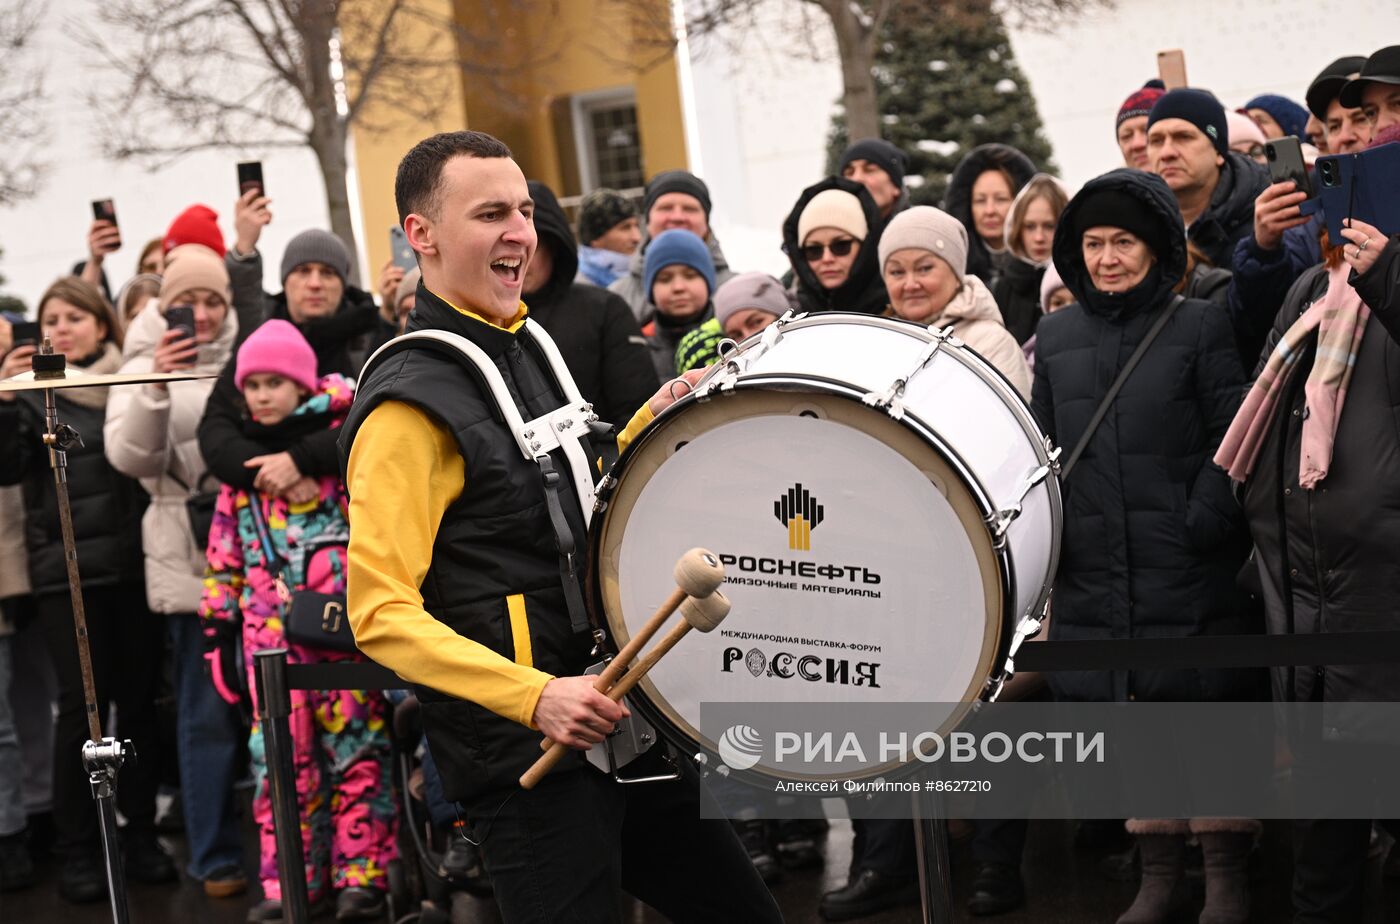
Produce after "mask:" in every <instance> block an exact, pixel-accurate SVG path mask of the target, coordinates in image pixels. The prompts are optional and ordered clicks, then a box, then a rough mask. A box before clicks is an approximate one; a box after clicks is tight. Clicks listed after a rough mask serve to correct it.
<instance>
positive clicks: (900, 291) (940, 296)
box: [880, 205, 1031, 400]
mask: <svg viewBox="0 0 1400 924" xmlns="http://www.w3.org/2000/svg"><path fill="white" fill-rule="evenodd" d="M880 272H881V273H882V274H884V277H885V291H886V292H888V293H889V296H890V309H889V310H888V311H887V312H885V314H886V315H887V316H890V315H892V316H894V317H897V318H902V319H904V320H906V321H916V322H918V323H919V324H924V325H929V326H936V327H951V328H952V329H953V334H954V335H955V336H957V338H958V339H959V340H961V341H962V342H963V343H964V344H966V345H967V346H969V347H971V348H972V349H973V350H975V351H977V352H978V353H979V354H981V356H982V358H983V359H985V360H987V362H989V363H991V364H992V365H993V366H996V367H997V369H998V370H999V371H1000V372H1001V374H1002V375H1004V376H1006V378H1007V379H1008V380H1009V381H1010V382H1011V384H1012V385H1013V386H1014V387H1015V388H1016V391H1017V392H1019V393H1020V395H1021V397H1022V398H1025V399H1027V400H1030V396H1031V372H1030V367H1029V366H1027V365H1026V357H1025V355H1024V354H1023V353H1022V352H1021V348H1020V347H1019V346H1017V344H1016V338H1015V337H1013V336H1011V333H1010V332H1009V331H1008V330H1007V329H1006V325H1005V324H1004V323H1002V319H1001V309H1000V308H998V307H997V303H996V299H994V298H993V297H992V293H991V290H990V289H988V288H987V287H986V285H984V284H983V282H982V280H980V279H978V278H977V277H976V276H972V275H969V274H968V272H967V229H966V228H964V227H963V225H962V222H960V221H958V220H957V219H956V218H954V217H953V216H952V215H949V214H948V213H947V212H942V211H939V210H938V209H936V208H933V207H932V206H927V205H918V206H915V207H914V208H911V209H907V210H905V211H903V212H900V213H899V214H898V215H896V216H895V217H894V218H892V219H890V223H889V225H887V226H886V227H885V233H884V234H883V235H881V237H880Z"/></svg>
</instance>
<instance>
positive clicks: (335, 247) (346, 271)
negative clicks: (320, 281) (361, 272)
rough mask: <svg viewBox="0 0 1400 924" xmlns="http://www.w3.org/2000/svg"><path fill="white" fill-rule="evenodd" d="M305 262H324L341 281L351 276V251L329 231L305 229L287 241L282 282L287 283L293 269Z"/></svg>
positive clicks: (346, 280)
mask: <svg viewBox="0 0 1400 924" xmlns="http://www.w3.org/2000/svg"><path fill="white" fill-rule="evenodd" d="M303 263H324V264H325V265H326V266H329V267H330V268H331V269H332V270H334V271H335V274H336V275H337V276H339V277H340V281H341V282H348V281H349V278H350V251H349V249H348V248H346V246H345V242H344V241H342V240H341V239H340V238H338V237H336V236H335V235H334V234H331V233H330V232H329V231H320V230H317V229H315V228H313V229H311V230H310V231H303V232H301V233H300V234H298V235H297V236H296V237H294V238H292V239H291V240H290V241H288V242H287V249H286V250H284V251H283V252H282V283H283V284H284V285H285V284H286V282H287V277H288V276H290V275H292V270H294V269H296V268H297V267H298V266H301V265H302V264H303Z"/></svg>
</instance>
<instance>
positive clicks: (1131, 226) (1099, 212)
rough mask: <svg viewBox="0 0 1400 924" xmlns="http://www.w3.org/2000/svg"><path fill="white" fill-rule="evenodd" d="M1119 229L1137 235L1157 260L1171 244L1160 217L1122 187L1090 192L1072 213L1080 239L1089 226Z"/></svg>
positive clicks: (1075, 230) (1076, 235) (1077, 235)
mask: <svg viewBox="0 0 1400 924" xmlns="http://www.w3.org/2000/svg"><path fill="white" fill-rule="evenodd" d="M1100 227H1109V228H1122V229H1123V230H1124V231H1128V232H1131V233H1132V234H1135V235H1137V236H1138V237H1139V238H1141V239H1142V241H1143V242H1144V243H1145V244H1147V246H1148V248H1150V249H1151V251H1152V253H1153V254H1154V255H1155V256H1156V257H1157V259H1158V260H1159V261H1160V260H1163V259H1165V258H1166V250H1167V248H1168V247H1169V246H1170V243H1169V241H1168V239H1167V233H1166V229H1165V228H1163V227H1162V221H1161V219H1160V217H1159V216H1158V215H1157V214H1156V212H1154V211H1153V210H1152V208H1151V206H1149V205H1148V204H1147V203H1146V202H1143V201H1142V200H1141V199H1138V198H1137V197H1136V196H1133V195H1132V194H1131V193H1126V192H1124V191H1122V190H1121V189H1105V190H1103V191H1102V192H1096V193H1090V194H1089V197H1088V198H1086V199H1085V200H1084V201H1083V202H1081V203H1080V204H1079V206H1078V207H1077V208H1076V209H1075V213H1074V235H1075V237H1077V238H1079V239H1080V240H1081V241H1082V240H1083V238H1084V232H1085V231H1087V230H1089V229H1090V228H1100Z"/></svg>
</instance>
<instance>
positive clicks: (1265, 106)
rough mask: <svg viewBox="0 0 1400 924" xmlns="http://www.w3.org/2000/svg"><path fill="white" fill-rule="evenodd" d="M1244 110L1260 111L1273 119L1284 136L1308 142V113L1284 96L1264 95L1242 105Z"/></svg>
mask: <svg viewBox="0 0 1400 924" xmlns="http://www.w3.org/2000/svg"><path fill="white" fill-rule="evenodd" d="M1244 108H1245V110H1246V111H1247V110H1250V109H1262V110H1264V111H1265V112H1267V113H1268V114H1269V115H1271V116H1273V117H1274V121H1275V122H1277V123H1278V127H1279V128H1281V129H1283V133H1284V134H1285V135H1292V136H1293V137H1294V138H1301V139H1302V140H1304V141H1307V140H1308V135H1307V130H1308V111H1307V110H1306V109H1304V108H1303V107H1302V106H1299V105H1298V104H1297V103H1295V102H1293V100H1291V99H1289V98H1288V97H1286V96H1279V95H1278V94H1276V93H1265V94H1264V95H1262V96H1256V97H1254V99H1252V100H1250V101H1249V102H1247V103H1245V104H1244Z"/></svg>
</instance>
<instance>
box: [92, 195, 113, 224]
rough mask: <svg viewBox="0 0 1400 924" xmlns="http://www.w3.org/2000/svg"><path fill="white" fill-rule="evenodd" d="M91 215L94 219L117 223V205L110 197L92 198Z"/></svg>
mask: <svg viewBox="0 0 1400 924" xmlns="http://www.w3.org/2000/svg"><path fill="white" fill-rule="evenodd" d="M92 217H93V219H94V220H95V221H110V222H111V223H112V224H113V225H115V224H116V223H117V207H116V205H114V204H113V203H112V200H111V199H94V200H92Z"/></svg>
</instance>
